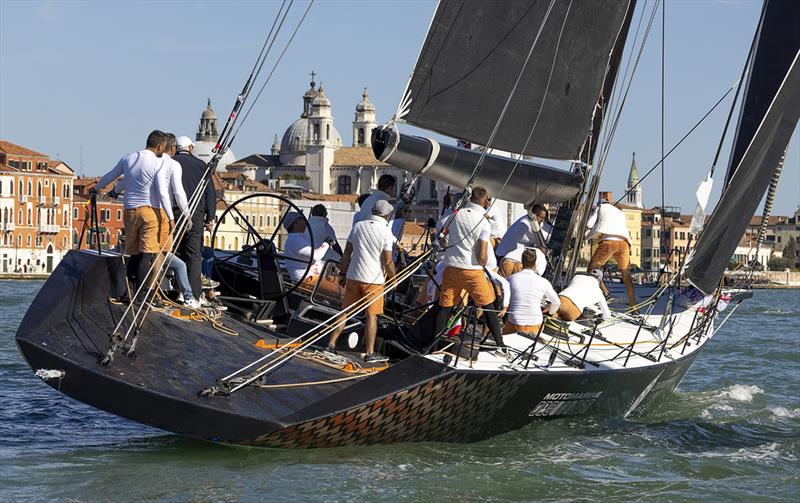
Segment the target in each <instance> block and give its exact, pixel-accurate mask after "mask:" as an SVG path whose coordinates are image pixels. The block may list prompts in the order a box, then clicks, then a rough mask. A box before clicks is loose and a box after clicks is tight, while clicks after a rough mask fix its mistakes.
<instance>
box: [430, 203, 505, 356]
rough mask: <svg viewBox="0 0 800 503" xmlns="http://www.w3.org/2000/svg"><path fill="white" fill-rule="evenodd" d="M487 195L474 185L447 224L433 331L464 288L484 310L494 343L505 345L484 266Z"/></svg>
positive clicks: (440, 326) (487, 232) (438, 330)
mask: <svg viewBox="0 0 800 503" xmlns="http://www.w3.org/2000/svg"><path fill="white" fill-rule="evenodd" d="M488 206H489V205H488V194H487V192H486V189H485V188H483V187H474V188H473V189H472V194H471V197H470V202H469V203H467V204H465V205H464V206H462V207H461V209H460V210H459V211H458V213H456V216H455V218H454V219H453V221H452V222H451V224H450V227H449V229H448V231H449V232H448V234H447V245H448V246H447V251H446V252H445V255H444V259H443V260H444V264H445V270H444V274H443V275H442V284H441V293H440V295H439V306H440V310H439V313H438V315H437V317H436V330H435V333H436V334H439V333H441V332H442V331H443V330H444V328H445V325H446V324H447V320H448V318H449V317H450V313H451V311H452V309H453V306H454V305H455V302H456V299H457V298H459V297H460V296H461V292H462V291H466V292H467V294H468V295H469V297H470V298H471V299H472V301H473V302H474V303H475V305H476V306H478V307H480V308H482V309H483V311H484V321H485V323H486V325H487V326H488V327H489V331H490V332H491V333H492V337H493V338H494V340H495V343H496V344H497V346H498V347H500V348H505V344H503V336H502V334H501V329H500V318H499V317H498V316H497V313H496V312H495V310H494V306H493V303H494V300H495V292H494V288H492V284H491V281H490V280H489V278H488V277H487V275H486V272H485V271H484V268H485V267H486V265H487V264H488V263H489V257H488V253H489V249H490V243H489V236H490V233H491V228H490V226H489V222H488V221H487V220H486V218H485V213H486V208H487V207H488Z"/></svg>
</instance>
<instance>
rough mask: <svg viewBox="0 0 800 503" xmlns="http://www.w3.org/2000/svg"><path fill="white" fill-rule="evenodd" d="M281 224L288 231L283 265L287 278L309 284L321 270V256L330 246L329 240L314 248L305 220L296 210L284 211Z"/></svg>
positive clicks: (311, 283)
mask: <svg viewBox="0 0 800 503" xmlns="http://www.w3.org/2000/svg"><path fill="white" fill-rule="evenodd" d="M283 226H284V227H285V228H286V230H287V231H288V233H289V234H288V235H287V236H286V244H285V245H284V254H285V255H286V257H287V260H286V262H285V264H286V265H285V267H286V271H287V272H288V273H289V278H291V280H292V281H294V282H295V283H299V282H301V281H302V282H303V284H304V285H308V286H311V285H313V284H314V283H315V282H316V280H317V278H318V277H319V275H320V273H321V272H322V265H323V263H322V257H324V256H325V252H327V251H328V248H330V240H329V239H326V240H325V241H323V243H322V244H321V245H319V246H318V247H316V248H314V247H313V246H312V244H311V239H310V238H309V236H308V233H307V232H306V227H307V226H306V220H305V219H304V218H302V217H301V216H300V213H298V212H296V211H290V212H288V213H286V216H285V217H283ZM312 260H313V263H312V264H311V266H310V267H309V266H308V263H309V262H310V261H312ZM306 270H307V271H308V274H306ZM304 276H305V278H304Z"/></svg>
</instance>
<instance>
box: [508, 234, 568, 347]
mask: <svg viewBox="0 0 800 503" xmlns="http://www.w3.org/2000/svg"><path fill="white" fill-rule="evenodd" d="M508 283H509V284H510V285H511V305H510V307H509V308H508V313H509V316H508V323H506V324H505V326H504V327H503V333H504V334H510V333H514V332H526V333H532V334H538V333H539V330H540V328H541V326H542V322H543V321H544V316H543V314H542V301H545V302H547V307H546V309H545V312H546V313H548V314H555V313H556V312H558V308H559V307H560V306H561V301H560V300H559V298H558V294H557V293H556V291H555V290H554V289H553V285H551V284H550V282H549V281H547V280H546V279H544V278H543V277H541V276H539V275H538V274H536V252H535V251H534V250H531V249H528V250H525V251H524V252H522V270H521V271H520V272H518V273H514V274H512V275H511V276H510V277H509V278H508Z"/></svg>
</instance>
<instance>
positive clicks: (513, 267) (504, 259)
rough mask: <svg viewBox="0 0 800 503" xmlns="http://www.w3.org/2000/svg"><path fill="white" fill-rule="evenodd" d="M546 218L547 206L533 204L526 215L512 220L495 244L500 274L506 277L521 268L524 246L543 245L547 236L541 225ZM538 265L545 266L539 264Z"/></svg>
mask: <svg viewBox="0 0 800 503" xmlns="http://www.w3.org/2000/svg"><path fill="white" fill-rule="evenodd" d="M546 219H547V208H545V207H544V206H542V205H541V204H534V205H533V207H532V208H531V209H530V211H529V213H528V215H523V216H521V217H520V218H518V219H517V221H516V222H514V223H513V224H512V225H511V227H509V228H508V231H507V232H506V233H505V235H504V236H503V239H501V240H500V244H498V245H497V256H498V257H500V274H502V275H503V276H505V277H506V278H508V277H509V276H511V275H512V274H514V273H517V272H519V271H521V270H522V252H523V251H525V248H526V247H532V246H535V247H540V246H543V245H544V244H545V243H544V241H546V240H547V239H548V237H549V233H548V234H545V232H544V229H543V228H542V226H543V225H544V223H545V222H546ZM540 266H546V264H541V265H540Z"/></svg>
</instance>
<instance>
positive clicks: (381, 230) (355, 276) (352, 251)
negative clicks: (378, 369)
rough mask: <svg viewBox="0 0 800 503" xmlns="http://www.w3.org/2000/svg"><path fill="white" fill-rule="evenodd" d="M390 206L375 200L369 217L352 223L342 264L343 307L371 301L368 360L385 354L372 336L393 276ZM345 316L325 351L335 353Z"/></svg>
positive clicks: (366, 332)
mask: <svg viewBox="0 0 800 503" xmlns="http://www.w3.org/2000/svg"><path fill="white" fill-rule="evenodd" d="M392 211H393V208H392V205H391V204H389V203H388V202H387V201H386V200H383V199H381V200H378V201H376V202H375V204H374V205H373V207H372V210H371V212H372V216H370V217H369V218H367V219H366V220H361V221H359V222H358V223H356V225H355V226H353V229H352V230H351V231H350V236H348V238H347V245H346V246H345V249H344V256H343V257H342V264H341V271H342V272H341V275H342V276H341V278H340V282H341V281H343V282H344V297H343V299H342V307H343V308H347V307H349V306H351V305H353V304H355V303H357V302H359V301H360V302H364V301H365V300H367V301H370V304H369V305H368V306H367V307H366V310H365V314H366V326H365V329H364V337H365V339H366V346H367V354H366V356H365V357H364V361H366V362H367V363H378V362H385V361H386V360H387V358H386V357H384V356H382V355H379V354H378V353H376V352H375V336H376V335H377V332H378V315H379V314H383V300H384V299H383V285H384V284H385V283H386V280H387V279H391V278H393V277H394V274H395V270H394V262H392V246H393V243H394V236H393V235H392V233H391V229H390V228H389V216H390V215H391V213H392ZM345 321H346V318H345V319H342V318H340V319H339V320H338V323H339V326H338V327H337V328H336V330H334V332H333V333H332V334H331V337H330V340H329V342H328V347H327V350H328V351H330V352H335V349H334V348H335V347H336V340H337V339H338V338H339V336H340V335H341V333H342V330H344V324H345Z"/></svg>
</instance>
